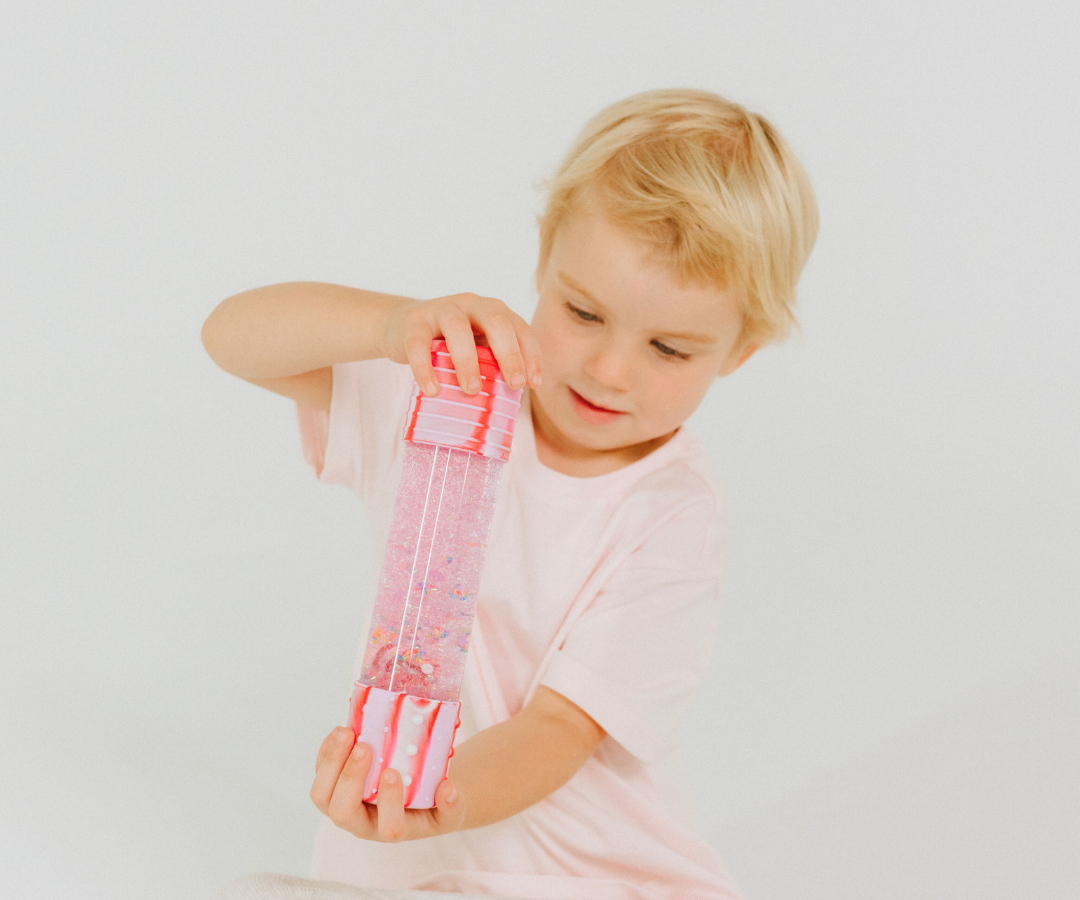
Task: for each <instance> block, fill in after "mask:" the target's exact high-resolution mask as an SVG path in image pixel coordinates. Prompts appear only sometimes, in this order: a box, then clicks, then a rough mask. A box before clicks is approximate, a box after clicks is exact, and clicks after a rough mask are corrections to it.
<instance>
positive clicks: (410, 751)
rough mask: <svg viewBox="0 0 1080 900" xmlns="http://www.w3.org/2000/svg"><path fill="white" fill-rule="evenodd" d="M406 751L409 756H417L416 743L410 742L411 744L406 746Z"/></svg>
mask: <svg viewBox="0 0 1080 900" xmlns="http://www.w3.org/2000/svg"><path fill="white" fill-rule="evenodd" d="M405 753H406V755H408V756H416V744H409V746H408V747H406V748H405Z"/></svg>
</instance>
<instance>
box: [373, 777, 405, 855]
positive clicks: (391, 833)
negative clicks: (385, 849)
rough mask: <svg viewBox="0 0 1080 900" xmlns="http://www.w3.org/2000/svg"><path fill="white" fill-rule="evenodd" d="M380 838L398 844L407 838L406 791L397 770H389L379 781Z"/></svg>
mask: <svg viewBox="0 0 1080 900" xmlns="http://www.w3.org/2000/svg"><path fill="white" fill-rule="evenodd" d="M376 802H377V804H378V807H379V822H378V826H379V837H380V838H381V839H382V840H384V841H388V842H391V843H396V842H397V841H400V840H401V839H402V838H404V837H405V789H404V788H403V787H402V784H401V775H400V773H398V771H397V770H396V769H387V770H386V771H385V772H383V773H382V778H380V779H379V799H378V800H377V801H376Z"/></svg>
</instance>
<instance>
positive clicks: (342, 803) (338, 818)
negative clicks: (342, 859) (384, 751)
mask: <svg viewBox="0 0 1080 900" xmlns="http://www.w3.org/2000/svg"><path fill="white" fill-rule="evenodd" d="M370 768H371V747H369V746H368V745H367V744H365V743H362V742H361V741H357V742H356V745H355V746H354V747H353V748H352V752H351V753H350V754H349V756H348V759H347V760H346V762H345V765H344V766H343V767H342V769H341V775H340V777H339V778H338V780H337V784H336V785H335V786H334V794H333V796H332V797H331V798H330V804H329V812H328V813H327V815H328V816H330V820H331V821H332V822H333V823H334V824H335V825H337V826H338V827H340V828H344V829H346V830H347V831H351V832H352V833H353V834H355V835H357V837H360V836H362V835H363V834H364V833H366V831H367V830H368V829H369V827H370V819H371V817H370V813H369V812H368V808H367V806H366V805H365V804H364V783H365V782H366V781H367V775H368V770H369V769H370Z"/></svg>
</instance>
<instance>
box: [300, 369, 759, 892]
mask: <svg viewBox="0 0 1080 900" xmlns="http://www.w3.org/2000/svg"><path fill="white" fill-rule="evenodd" d="M413 387H414V385H413V379H412V375H411V372H410V370H409V368H408V367H407V366H402V365H398V364H396V363H392V362H389V361H387V360H371V361H367V362H354V363H344V364H341V365H337V366H334V385H333V397H332V400H331V408H330V415H329V416H327V415H326V414H325V413H322V412H319V411H316V410H313V409H311V408H310V407H306V406H302V405H300V406H298V409H297V412H298V417H299V421H300V432H301V437H302V441H303V447H304V456H305V459H306V460H307V461H308V462H309V463H310V464H311V465H312V466H313V468H314V469H315V472H316V474H317V475H318V477H319V479H320V480H321V481H324V482H327V483H333V484H344V485H347V486H348V487H350V488H352V489H353V490H355V491H356V492H357V494H359V496H360V498H361V499H362V500H363V502H364V504H365V506H366V508H367V511H368V514H369V517H370V521H371V526H372V536H373V541H374V551H375V552H374V558H375V559H376V560H381V558H382V552H383V546H384V544H385V541H386V535H387V532H388V530H389V526H390V519H391V516H392V513H393V503H394V496H395V493H396V490H397V484H398V480H399V473H400V469H401V460H402V448H403V446H404V445H403V441H402V439H401V432H402V427H403V424H404V420H405V413H406V410H407V409H408V403H409V397H410V395H411V392H412V390H413ZM722 547H723V533H722V528H721V517H720V513H719V504H718V497H717V490H716V487H715V484H714V482H713V479H712V476H711V473H710V471H709V466H708V463H707V461H706V458H705V454H704V451H703V449H702V447H701V445H700V444H699V443H698V441H697V440H696V439H695V438H693V437H691V436H690V435H689V434H688V433H687V432H686V430H685V429H680V430H679V432H678V433H677V434H676V435H675V437H673V438H672V439H671V440H669V441H668V442H667V443H666V444H664V445H663V446H662V447H660V448H659V449H658V450H656V451H654V452H653V453H651V454H650V455H648V456H646V457H645V458H644V459H641V460H638V461H637V462H635V463H632V464H631V465H628V466H625V467H623V468H621V469H618V470H617V471H615V472H611V473H608V474H606V475H600V476H597V477H594V478H575V477H572V476H569V475H563V474H561V473H559V472H555V471H554V470H552V469H549V468H547V467H546V466H544V465H543V464H541V463H540V461H539V460H538V459H537V456H536V445H535V443H534V437H533V429H532V421H531V417H530V414H529V404H528V394H527V392H526V396H525V399H524V401H523V403H522V408H521V412H520V414H519V415H518V418H517V422H516V425H515V432H514V445H513V451H512V453H511V455H510V460H509V462H507V463H506V465H505V466H504V468H503V472H502V476H501V480H500V484H499V494H498V500H497V503H496V508H495V517H494V522H493V524H492V529H491V538H490V541H489V544H488V552H487V561H486V565H485V568H484V575H483V581H482V583H481V589H480V592H479V595H478V602H477V613H476V621H475V623H474V626H473V632H472V639H471V644H470V649H469V656H468V661H467V663H466V667H465V676H464V681H463V684H462V689H461V704H462V705H461V727H460V729H459V730H458V734H457V742H458V743H461V742H462V741H464V740H466V739H467V738H469V737H470V736H472V735H473V734H475V733H476V732H477V731H480V730H481V729H484V728H488V727H490V726H491V725H494V724H496V723H497V722H501V721H504V720H505V719H507V718H509V717H510V716H512V715H513V714H514V713H516V712H517V711H518V710H520V709H521V708H522V707H523V706H524V705H525V704H526V703H527V702H528V701H529V699H530V698H531V697H532V694H533V692H534V691H535V690H536V687H537V685H540V684H543V685H546V686H547V687H549V688H551V689H552V690H555V691H558V692H559V693H560V694H562V695H564V696H565V697H567V698H569V699H570V700H572V701H573V702H574V703H576V704H577V705H578V706H580V707H581V708H582V709H583V710H585V712H587V713H588V714H589V715H590V716H592V718H593V719H595V720H596V721H597V722H598V723H599V724H600V726H601V727H602V728H603V729H604V730H605V731H606V732H607V735H608V736H607V737H606V738H605V739H604V740H603V741H602V742H601V744H600V746H599V748H598V749H597V751H596V752H595V753H594V754H593V756H592V757H591V758H590V759H589V760H588V761H587V762H586V763H585V765H584V766H582V768H581V769H580V770H579V771H578V772H577V774H576V775H574V777H573V778H571V779H570V781H569V782H568V783H567V784H566V785H564V786H563V787H562V788H560V789H559V790H557V791H555V792H554V793H552V794H550V795H549V796H548V797H546V798H545V799H544V800H541V801H540V802H539V803H537V804H535V805H533V806H531V807H529V808H528V809H526V810H525V811H523V812H521V813H519V814H518V815H516V816H511V817H510V818H509V819H505V820H503V821H502V822H497V823H495V824H494V825H489V826H487V827H484V828H477V829H472V830H470V831H461V832H455V833H453V834H447V835H441V836H439V837H435V838H428V839H426V840H422V841H411V842H406V843H402V844H380V843H376V842H369V841H361V840H359V839H357V838H355V837H353V836H352V835H350V834H348V833H347V832H345V831H342V830H341V829H339V828H337V827H336V826H335V825H333V823H331V822H330V821H329V820H328V819H324V821H323V823H322V825H321V826H320V829H319V833H318V836H317V838H316V844H315V861H314V868H313V877H316V878H321V879H326V880H332V881H341V882H346V883H350V884H355V885H360V886H364V887H386V888H399V889H405V888H412V889H429V890H442V891H460V892H464V893H473V894H481V895H492V896H497V897H507V898H519V897H520V898H532V900H549V898H550V900H556V898H573V900H704V898H710V900H716V898H733V897H737V896H738V895H737V892H736V889H735V886H734V883H733V882H732V880H731V878H730V876H729V875H728V874H727V872H726V871H725V869H724V867H723V865H722V864H721V862H720V860H719V858H718V857H717V855H716V853H715V852H714V850H713V849H712V848H711V847H710V846H709V845H708V844H707V843H705V842H704V841H702V840H701V839H700V838H699V837H697V836H696V835H695V834H694V833H693V831H692V829H691V827H690V826H689V824H688V822H689V818H690V817H689V814H688V810H689V805H688V803H687V795H686V794H685V792H684V791H685V787H684V785H683V783H682V781H681V776H682V774H683V772H682V766H681V764H680V763H679V757H678V753H677V749H676V746H675V740H674V738H675V730H676V725H677V723H678V722H679V720H680V719H681V718H682V716H683V715H684V714H685V713H686V712H687V710H688V708H689V707H690V704H691V700H692V697H693V693H694V690H695V689H696V688H697V687H698V685H699V684H700V682H701V679H702V677H703V676H704V674H705V670H706V666H707V664H708V660H709V656H710V654H711V652H712V647H713V644H714V642H715V638H716V629H717V620H718V604H719V576H720V568H721V562H722V559H721V557H722ZM372 587H374V579H373V585H372ZM370 600H371V598H368V602H369V603H370ZM365 639H366V635H364V636H361V646H360V651H359V652H358V654H357V657H356V664H355V674H356V675H358V674H359V671H360V666H361V664H362V660H363V650H364V646H363V644H364V641H365ZM450 773H451V775H453V764H451V769H450ZM526 777H527V776H526Z"/></svg>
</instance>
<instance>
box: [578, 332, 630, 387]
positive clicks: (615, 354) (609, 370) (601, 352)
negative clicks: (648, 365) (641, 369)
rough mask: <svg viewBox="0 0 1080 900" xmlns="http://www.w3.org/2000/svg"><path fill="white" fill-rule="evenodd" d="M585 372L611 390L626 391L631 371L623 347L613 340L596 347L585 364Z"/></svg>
mask: <svg viewBox="0 0 1080 900" xmlns="http://www.w3.org/2000/svg"><path fill="white" fill-rule="evenodd" d="M585 374H586V375H588V376H589V377H590V378H592V379H593V380H594V381H595V382H596V383H597V384H600V385H602V386H603V387H605V388H608V389H610V390H613V391H628V390H630V386H631V385H632V384H633V371H632V367H631V365H630V360H629V356H628V354H627V353H626V352H625V348H620V347H619V346H618V344H616V343H615V342H614V341H609V342H604V343H603V344H602V345H600V346H598V347H596V348H595V349H594V351H593V353H592V354H591V355H590V356H589V359H588V361H587V363H586V364H585Z"/></svg>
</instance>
